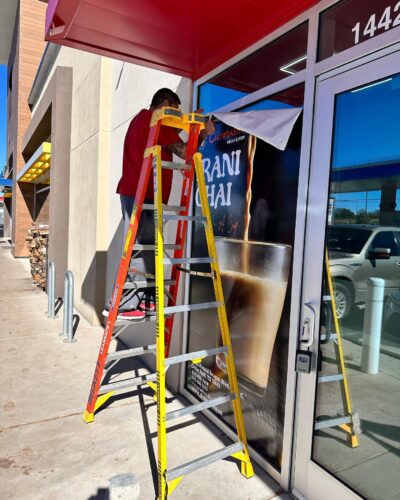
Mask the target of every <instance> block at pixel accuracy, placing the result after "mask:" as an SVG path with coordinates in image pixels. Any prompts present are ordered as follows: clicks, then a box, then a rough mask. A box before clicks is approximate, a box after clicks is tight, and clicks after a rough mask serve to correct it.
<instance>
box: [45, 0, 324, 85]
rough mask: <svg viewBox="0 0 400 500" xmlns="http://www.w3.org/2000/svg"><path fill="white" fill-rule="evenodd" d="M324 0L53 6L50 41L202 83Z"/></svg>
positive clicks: (52, 0)
mask: <svg viewBox="0 0 400 500" xmlns="http://www.w3.org/2000/svg"><path fill="white" fill-rule="evenodd" d="M318 1H319V0H280V1H279V2H277V1H276V0H229V1H228V0H219V1H217V2H216V1H211V0H203V1H202V2H194V1H191V2H188V1H184V0H169V1H168V2H166V1H165V0H151V1H149V0H49V5H48V9H47V16H46V39H47V40H49V41H52V42H55V43H59V44H62V45H66V46H70V47H75V48H79V49H84V50H87V51H89V52H95V53H98V54H102V55H107V56H109V57H114V58H117V59H121V60H125V61H130V62H134V63H137V64H141V65H143V66H148V67H152V68H156V69H159V70H163V71H167V72H170V73H175V74H178V75H182V76H186V77H189V78H192V79H196V78H199V77H200V76H202V75H204V74H205V73H207V72H209V71H211V70H212V69H214V68H215V67H217V66H219V65H220V64H222V63H223V62H225V61H226V60H228V59H229V58H231V57H233V56H234V55H236V54H238V53H239V52H240V51H242V50H244V49H245V48H247V47H249V46H250V45H252V44H253V43H255V42H257V41H258V40H260V39H261V38H263V37H264V36H266V35H267V34H268V33H271V32H272V31H274V30H275V29H276V28H278V27H280V26H282V25H283V24H284V23H286V22H288V21H289V20H291V19H293V18H294V17H296V16H297V15H298V14H300V13H301V12H303V11H304V10H306V9H307V8H309V7H311V6H313V5H315V4H316V3H318Z"/></svg>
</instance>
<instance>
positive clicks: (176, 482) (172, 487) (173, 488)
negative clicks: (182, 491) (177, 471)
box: [168, 476, 183, 495]
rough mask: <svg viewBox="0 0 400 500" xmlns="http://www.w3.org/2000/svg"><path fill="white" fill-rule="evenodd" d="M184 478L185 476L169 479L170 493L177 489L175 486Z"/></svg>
mask: <svg viewBox="0 0 400 500" xmlns="http://www.w3.org/2000/svg"><path fill="white" fill-rule="evenodd" d="M182 479H183V476H181V477H177V478H176V479H173V480H172V481H168V495H171V493H172V492H173V491H174V490H175V488H176V487H177V486H178V484H179V483H180V482H181V481H182Z"/></svg>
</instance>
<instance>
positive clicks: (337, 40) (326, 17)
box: [318, 0, 400, 61]
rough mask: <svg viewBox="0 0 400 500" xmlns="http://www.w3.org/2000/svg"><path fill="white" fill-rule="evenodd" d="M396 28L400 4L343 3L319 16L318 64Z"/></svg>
mask: <svg viewBox="0 0 400 500" xmlns="http://www.w3.org/2000/svg"><path fill="white" fill-rule="evenodd" d="M396 26H400V2H399V0H343V1H342V2H339V3H338V4H336V5H334V6H333V7H331V8H329V9H327V10H325V11H324V12H322V14H321V16H320V27H319V46H318V61H321V60H322V59H326V58H327V57H330V56H333V55H335V54H338V53H339V52H342V51H343V50H345V49H348V48H350V47H353V46H354V45H358V44H359V43H361V42H364V41H365V40H369V39H370V38H372V37H375V36H377V35H380V34H381V33H384V32H385V31H388V30H390V29H392V28H395V27H396Z"/></svg>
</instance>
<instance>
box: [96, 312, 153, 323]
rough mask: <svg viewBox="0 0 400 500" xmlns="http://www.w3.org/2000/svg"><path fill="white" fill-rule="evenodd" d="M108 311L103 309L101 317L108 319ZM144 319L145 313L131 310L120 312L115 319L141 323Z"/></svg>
mask: <svg viewBox="0 0 400 500" xmlns="http://www.w3.org/2000/svg"><path fill="white" fill-rule="evenodd" d="M109 313H110V311H108V310H107V309H105V310H104V311H103V316H104V317H106V318H107V317H108V315H109ZM145 318H146V313H145V311H141V310H140V309H133V310H132V311H121V312H119V313H118V316H117V319H122V320H125V321H130V320H131V321H141V320H144V319H145Z"/></svg>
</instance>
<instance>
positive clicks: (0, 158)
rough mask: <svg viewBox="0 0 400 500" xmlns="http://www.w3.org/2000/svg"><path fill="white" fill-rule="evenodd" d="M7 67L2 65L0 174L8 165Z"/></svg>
mask: <svg viewBox="0 0 400 500" xmlns="http://www.w3.org/2000/svg"><path fill="white" fill-rule="evenodd" d="M6 124H7V66H4V65H2V64H0V174H1V173H2V172H3V167H4V165H5V164H6V141H7V137H6V131H7V128H6V127H7V126H6Z"/></svg>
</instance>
